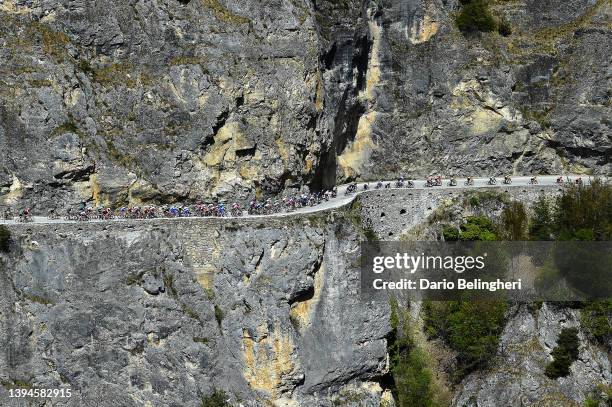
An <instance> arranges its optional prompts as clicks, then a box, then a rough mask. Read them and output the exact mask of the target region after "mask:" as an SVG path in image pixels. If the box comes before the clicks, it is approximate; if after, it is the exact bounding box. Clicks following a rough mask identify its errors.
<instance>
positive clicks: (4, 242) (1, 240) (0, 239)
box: [0, 225, 11, 253]
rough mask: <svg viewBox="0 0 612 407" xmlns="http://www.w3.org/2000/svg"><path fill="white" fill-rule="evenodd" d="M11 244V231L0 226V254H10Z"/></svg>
mask: <svg viewBox="0 0 612 407" xmlns="http://www.w3.org/2000/svg"><path fill="white" fill-rule="evenodd" d="M10 244H11V231H10V230H8V229H7V228H6V226H2V225H0V252H5V253H6V252H8V251H9V247H10Z"/></svg>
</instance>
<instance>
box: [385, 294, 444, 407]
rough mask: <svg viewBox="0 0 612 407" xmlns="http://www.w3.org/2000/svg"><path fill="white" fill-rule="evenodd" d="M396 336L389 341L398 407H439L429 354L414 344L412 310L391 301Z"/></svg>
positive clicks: (392, 321)
mask: <svg viewBox="0 0 612 407" xmlns="http://www.w3.org/2000/svg"><path fill="white" fill-rule="evenodd" d="M390 322H391V328H392V334H391V336H390V338H388V346H389V357H390V364H391V373H392V375H393V382H394V384H395V386H394V388H393V395H394V398H395V402H396V405H397V406H398V407H438V406H442V405H444V403H443V402H441V401H440V397H441V396H440V392H438V391H437V389H436V385H435V382H434V377H433V373H432V370H431V368H430V362H429V359H428V355H427V353H426V352H425V351H424V350H423V349H421V348H420V347H419V346H418V345H417V343H416V342H415V341H414V339H413V336H412V333H411V329H413V324H412V323H411V320H410V316H409V310H407V309H400V308H399V307H398V305H397V301H395V300H392V301H391V321H390Z"/></svg>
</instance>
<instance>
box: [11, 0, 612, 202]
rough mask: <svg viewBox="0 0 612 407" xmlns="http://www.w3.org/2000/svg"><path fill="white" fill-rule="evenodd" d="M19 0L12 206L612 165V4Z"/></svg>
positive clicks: (242, 193)
mask: <svg viewBox="0 0 612 407" xmlns="http://www.w3.org/2000/svg"><path fill="white" fill-rule="evenodd" d="M458 9H459V5H458V2H457V1H454V0H453V1H441V0H342V1H336V0H334V1H331V0H321V1H319V0H317V1H312V0H266V1H261V0H248V1H234V0H187V1H182V0H181V1H178V0H162V1H133V2H115V1H110V0H103V1H96V2H92V1H85V0H78V1H72V0H71V1H68V0H62V1H49V0H5V1H3V2H2V3H1V4H0V22H1V24H0V44H1V45H2V47H1V48H0V69H1V71H0V76H1V80H0V151H2V154H1V155H0V205H2V206H7V205H8V206H14V207H23V206H25V205H28V206H30V207H34V208H45V209H46V208H49V207H55V206H56V207H60V208H64V207H66V206H70V205H77V204H79V203H80V202H83V201H85V202H89V203H91V204H93V205H122V204H126V203H131V204H140V203H164V202H174V201H195V200H198V199H213V198H220V199H252V198H253V197H256V196H257V197H260V196H262V195H265V194H278V193H282V192H283V191H292V190H296V189H300V188H306V187H310V188H314V189H321V188H327V187H329V186H331V185H333V184H334V183H336V182H344V181H347V180H349V179H376V178H381V177H382V178H393V177H395V176H397V174H398V173H403V174H404V175H405V176H407V177H419V176H423V175H426V174H429V173H438V172H440V173H443V174H446V175H449V174H453V173H454V174H456V175H501V174H502V173H503V174H506V173H513V172H514V173H517V174H518V173H523V174H527V173H560V172H562V171H571V172H583V173H586V172H593V173H609V172H610V151H611V150H610V148H611V144H610V129H609V120H608V119H607V118H608V117H609V116H610V108H609V106H610V104H609V94H608V93H607V89H608V88H609V84H610V79H609V77H608V76H609V75H608V71H609V58H607V57H606V56H607V54H608V53H607V50H608V49H609V48H610V29H609V19H610V4H609V2H608V1H605V0H571V1H566V0H554V1H548V2H541V1H531V0H529V1H513V2H507V1H501V0H500V1H494V2H492V7H491V9H492V11H493V14H494V15H495V17H496V18H497V19H504V20H506V21H508V22H509V24H510V25H511V27H512V30H513V33H512V35H510V36H509V37H502V36H500V35H499V34H497V33H481V34H473V35H464V34H462V33H460V32H459V30H458V29H457V27H456V25H455V23H454V16H455V15H456V12H457V11H458Z"/></svg>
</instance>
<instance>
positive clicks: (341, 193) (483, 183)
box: [0, 175, 604, 225]
mask: <svg viewBox="0 0 612 407" xmlns="http://www.w3.org/2000/svg"><path fill="white" fill-rule="evenodd" d="M558 177H560V175H547V176H539V177H537V180H538V183H537V184H531V183H530V180H531V177H512V183H511V184H504V183H503V178H497V183H496V184H494V185H490V184H489V178H474V179H473V181H474V183H473V185H466V181H467V180H466V178H457V185H456V186H450V184H449V183H450V180H449V179H443V180H442V186H436V187H426V186H425V181H424V180H421V181H418V180H417V181H413V182H414V187H413V188H406V187H403V188H395V181H383V184H386V183H389V182H390V183H391V188H390V189H379V190H378V191H380V192H384V191H391V190H397V189H416V190H424V189H425V190H428V189H431V190H440V189H443V190H452V189H479V188H518V187H521V188H538V187H542V186H556V185H558V184H557V178H558ZM578 177H582V180H583V182H584V183H585V184H588V183H589V182H590V181H591V177H588V176H580V175H563V180H564V184H567V183H568V180H569V182H574V181H575V180H576V179H577V178H578ZM602 179H604V178H603V177H602ZM365 184H368V186H369V188H368V190H367V191H372V190H375V186H376V184H377V182H368V183H366V182H360V183H357V192H355V193H352V194H350V195H345V192H346V189H347V188H348V186H349V184H346V185H340V186H338V196H337V197H336V198H333V199H330V200H329V201H324V202H322V203H320V204H319V205H316V206H306V207H302V208H299V209H296V210H294V211H291V212H281V213H274V214H270V215H244V216H239V217H236V216H225V217H223V218H218V217H213V216H209V217H207V218H218V219H251V218H254V219H256V218H270V217H283V216H292V215H295V214H301V213H314V212H320V211H324V210H327V209H333V208H339V207H341V206H344V205H346V204H348V203H350V202H351V201H352V200H353V199H355V197H356V196H358V195H360V194H362V193H364V192H367V191H366V190H364V188H363V187H364V185H365ZM197 218H203V217H199V216H191V217H189V218H182V217H179V218H162V217H160V218H155V219H172V220H176V221H180V220H182V219H197ZM133 220H137V219H118V218H117V219H111V220H99V219H98V220H90V221H88V222H91V223H96V222H124V221H133ZM143 220H147V219H143ZM18 223H19V222H17V221H16V220H0V224H4V225H7V224H18ZM30 223H37V224H39V223H42V224H46V223H48V224H56V223H82V221H78V220H65V219H49V218H47V217H44V216H33V217H32V221H31V222H28V223H27V224H30Z"/></svg>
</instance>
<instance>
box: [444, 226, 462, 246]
mask: <svg viewBox="0 0 612 407" xmlns="http://www.w3.org/2000/svg"><path fill="white" fill-rule="evenodd" d="M442 236H444V240H445V241H447V242H453V241H456V240H459V229H457V228H456V227H454V226H450V225H445V226H444V228H443V229H442Z"/></svg>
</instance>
